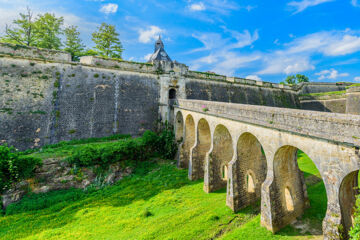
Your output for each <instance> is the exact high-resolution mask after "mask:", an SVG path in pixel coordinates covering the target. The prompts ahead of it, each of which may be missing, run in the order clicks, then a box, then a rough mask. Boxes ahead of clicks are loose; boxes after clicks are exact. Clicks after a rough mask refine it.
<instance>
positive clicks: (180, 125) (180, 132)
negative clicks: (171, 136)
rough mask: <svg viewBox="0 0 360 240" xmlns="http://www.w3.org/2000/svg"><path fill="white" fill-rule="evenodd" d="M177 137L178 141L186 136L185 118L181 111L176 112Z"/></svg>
mask: <svg viewBox="0 0 360 240" xmlns="http://www.w3.org/2000/svg"><path fill="white" fill-rule="evenodd" d="M174 125H175V139H176V141H177V142H179V143H180V142H182V141H183V137H184V118H183V115H182V113H181V111H178V112H177V113H176V119H175V124H174Z"/></svg>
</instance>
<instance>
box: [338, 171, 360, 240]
mask: <svg viewBox="0 0 360 240" xmlns="http://www.w3.org/2000/svg"><path fill="white" fill-rule="evenodd" d="M358 175H359V170H357V171H353V172H351V173H349V174H348V175H346V177H345V178H344V179H343V180H342V182H341V185H340V191H339V202H340V210H341V224H342V225H343V227H344V236H343V237H344V239H347V238H348V237H349V236H348V232H349V230H350V228H351V227H352V226H353V224H354V211H355V208H354V207H355V203H356V195H358V194H359V188H358V184H359V182H358Z"/></svg>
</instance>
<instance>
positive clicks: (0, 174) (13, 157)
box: [0, 145, 41, 193]
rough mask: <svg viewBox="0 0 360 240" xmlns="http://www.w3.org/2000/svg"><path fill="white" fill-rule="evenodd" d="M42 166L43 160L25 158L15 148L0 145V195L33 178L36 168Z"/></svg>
mask: <svg viewBox="0 0 360 240" xmlns="http://www.w3.org/2000/svg"><path fill="white" fill-rule="evenodd" d="M40 165H41V159H39V158H35V157H28V156H23V155H21V153H19V152H17V151H15V149H14V148H13V147H7V146H6V145H0V193H1V192H3V191H5V190H7V189H9V188H10V187H11V186H12V185H13V184H15V183H18V182H20V181H22V180H24V179H27V178H30V177H32V176H33V173H34V170H35V167H36V166H40Z"/></svg>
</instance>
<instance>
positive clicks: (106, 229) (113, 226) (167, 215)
mask: <svg viewBox="0 0 360 240" xmlns="http://www.w3.org/2000/svg"><path fill="white" fill-rule="evenodd" d="M298 162H299V166H300V168H301V170H303V171H304V175H305V177H306V179H307V180H306V182H307V184H308V194H309V198H310V202H311V208H310V209H308V210H307V211H306V212H305V214H304V216H303V218H302V219H300V220H299V221H298V222H296V223H294V224H293V225H292V226H288V227H286V228H284V229H283V230H282V231H281V232H279V233H277V234H276V235H273V234H272V233H271V232H269V231H267V230H266V229H265V228H262V227H260V214H259V212H260V210H259V205H257V206H252V207H248V208H246V209H243V210H241V211H240V212H238V213H233V212H232V211H231V210H230V209H229V208H228V207H226V204H225V199H226V193H225V190H221V191H218V192H215V193H210V194H206V193H204V192H203V190H202V188H203V183H202V181H195V182H191V181H189V180H188V179H187V171H186V170H179V169H177V168H176V166H175V162H170V161H163V162H152V163H143V164H142V166H140V167H138V168H137V170H136V172H135V174H133V175H132V176H130V177H127V178H125V179H123V180H121V181H119V182H118V183H117V184H115V185H113V186H107V187H105V188H103V189H101V190H92V191H91V190H90V191H87V192H84V191H83V190H76V189H73V190H67V191H56V192H51V193H47V194H40V195H30V196H28V197H26V198H24V199H23V200H22V201H21V202H20V203H18V204H13V205H11V206H10V207H9V208H8V210H7V212H6V214H5V215H4V216H0V239H2V240H8V239H36V240H38V239H44V240H45V239H46V240H49V239H64V240H65V239H66V240H70V239H86V240H90V239H94V240H100V239H247V240H250V239H256V240H260V239H266V240H269V239H322V237H321V221H322V219H323V217H324V216H325V212H326V193H325V188H324V185H323V183H322V181H320V182H319V179H318V178H317V177H319V173H318V172H317V170H316V167H315V166H314V165H313V163H312V162H311V160H310V159H309V158H308V157H307V156H306V155H305V154H303V153H300V154H299V159H298Z"/></svg>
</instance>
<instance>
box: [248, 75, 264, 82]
mask: <svg viewBox="0 0 360 240" xmlns="http://www.w3.org/2000/svg"><path fill="white" fill-rule="evenodd" d="M245 78H246V79H250V80H256V81H261V78H260V77H259V76H258V75H248V76H246V77H245Z"/></svg>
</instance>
